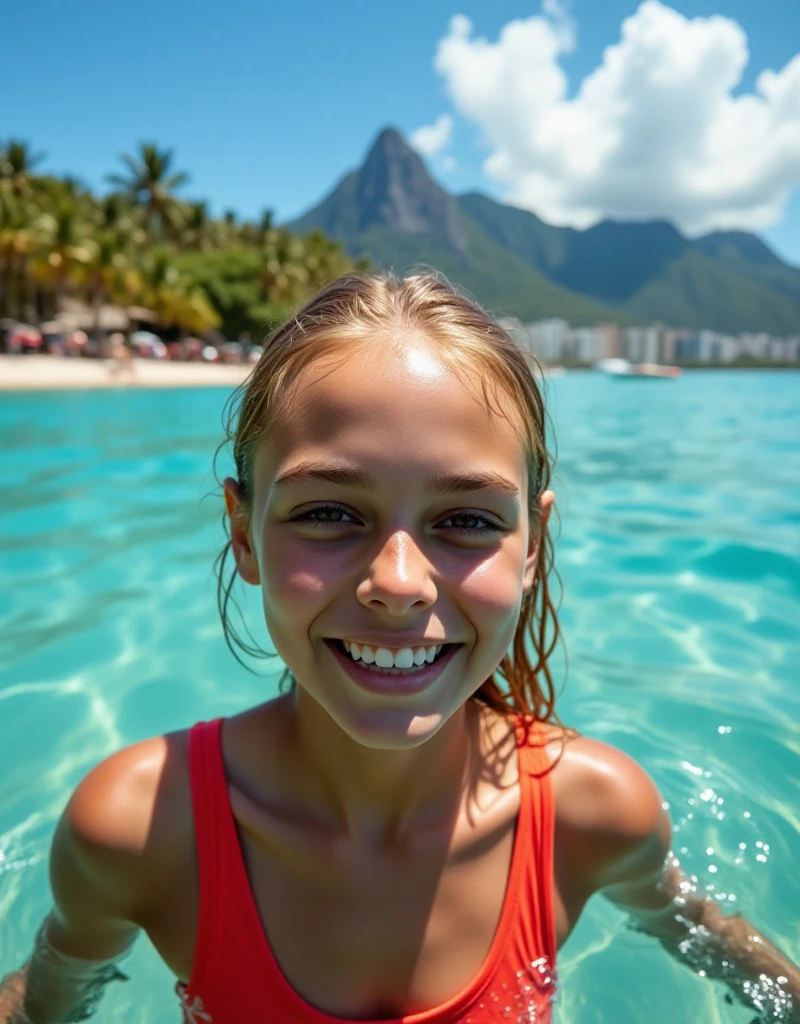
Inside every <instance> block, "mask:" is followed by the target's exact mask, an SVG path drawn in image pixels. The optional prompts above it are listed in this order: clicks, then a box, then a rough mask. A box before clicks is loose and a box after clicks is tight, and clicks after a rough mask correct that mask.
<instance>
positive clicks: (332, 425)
mask: <svg viewBox="0 0 800 1024" xmlns="http://www.w3.org/2000/svg"><path fill="white" fill-rule="evenodd" d="M476 391H479V389H476ZM500 400H501V401H502V399H500ZM287 404H288V408H287V409H286V410H285V411H284V413H283V414H282V415H281V417H280V418H279V420H278V421H277V423H276V425H275V427H274V429H273V430H272V431H271V433H270V436H269V438H268V439H267V440H265V441H264V442H263V443H262V444H261V445H260V447H259V449H258V451H257V452H256V455H255V462H254V466H253V496H252V503H251V506H250V509H249V516H248V512H247V510H246V509H245V508H244V507H243V506H242V505H241V503H240V502H239V500H238V492H237V487H236V484H235V482H234V481H232V480H228V481H226V485H225V486H226V501H227V503H228V511H229V513H232V517H231V535H232V541H233V551H234V555H235V558H236V563H237V567H238V570H239V572H240V574H241V575H242V577H243V578H244V579H245V580H246V581H247V582H249V583H252V584H256V585H259V586H260V587H261V592H262V596H263V605H264V614H265V617H266V624H267V628H268V630H269V633H270V637H271V639H272V641H273V643H274V645H275V648H276V650H277V652H278V653H279V654H280V656H281V657H282V659H283V660H284V662H285V663H286V665H287V667H288V668H289V670H290V671H291V673H292V674H293V676H294V677H295V679H296V680H297V683H298V686H299V688H300V689H299V692H298V700H299V701H300V702H302V701H304V700H305V699H306V698H307V697H310V698H312V699H313V700H314V701H315V702H317V703H318V704H319V705H320V706H321V707H322V708H324V709H325V711H327V713H328V714H329V715H330V717H331V718H332V719H333V720H334V721H335V722H336V723H337V724H338V726H339V727H340V728H341V729H342V730H344V731H345V732H346V733H347V734H348V735H350V736H351V737H352V738H353V739H354V740H356V741H358V742H359V743H361V744H363V745H366V746H368V747H382V748H393V749H402V748H407V747H411V746H415V745H417V744H419V743H420V742H422V741H424V740H425V739H427V738H428V737H429V736H431V735H433V733H435V732H436V731H437V729H438V728H439V727H440V726H441V725H442V724H443V723H444V722H445V721H446V720H447V719H448V718H449V717H450V716H451V715H452V714H453V713H454V712H455V711H456V710H457V709H458V708H459V707H460V706H461V705H463V704H464V702H465V701H466V700H467V698H468V697H469V696H470V695H471V694H472V693H474V692H475V690H477V689H478V687H480V685H481V684H482V683H483V682H484V681H485V680H486V678H487V677H488V676H489V675H490V674H491V673H492V672H493V671H494V670H495V669H496V668H497V666H498V665H499V663H500V661H501V659H502V658H503V656H504V655H505V653H506V651H507V650H508V648H509V646H510V644H511V641H512V639H513V636H514V632H515V629H516V626H517V621H518V618H519V612H520V605H521V601H522V596H523V592H524V590H525V589H528V588H530V586H531V585H532V583H533V578H534V568H535V562H536V541H537V537H536V536H535V535H531V531H530V528H529V522H528V515H527V511H526V509H527V493H528V492H527V488H528V478H527V469H526V465H525V459H524V450H523V447H522V443H521V441H520V438H519V436H518V433H517V431H516V430H515V427H516V426H517V423H518V414H517V413H516V410H515V408H514V407H513V405H512V403H511V401H510V400H506V401H505V404H504V411H505V413H506V416H505V417H503V416H500V415H497V414H496V413H492V412H491V411H490V410H489V409H487V408H486V406H485V404H483V403H482V402H481V401H480V400H479V399H478V398H477V397H476V394H474V393H473V392H472V391H471V390H469V389H467V388H466V387H465V386H464V384H462V383H461V381H460V380H459V379H458V377H456V376H455V375H454V374H453V373H452V372H451V371H450V370H448V369H447V367H446V366H445V365H444V364H443V363H441V362H440V361H439V359H438V358H437V356H436V354H435V352H434V351H433V349H432V348H431V346H429V345H428V344H426V342H425V339H424V338H423V337H419V338H417V339H413V338H412V340H410V341H407V342H405V343H404V345H403V346H402V347H400V348H399V349H398V348H397V347H395V346H391V345H388V344H387V345H385V346H382V345H373V346H371V347H370V348H367V349H365V350H362V351H357V352H355V353H354V354H352V355H350V356H348V357H347V358H344V359H343V357H342V356H341V354H339V355H338V356H333V357H331V358H329V359H326V360H325V361H324V362H322V363H320V364H315V365H314V366H313V367H311V368H310V369H308V370H306V371H305V372H304V376H303V378H302V380H301V381H300V382H299V385H298V386H297V389H296V392H295V394H294V397H293V398H292V400H291V402H290V403H287ZM552 498H553V495H552V492H546V493H545V495H543V497H542V505H543V507H544V515H545V516H546V515H547V513H548V512H549V508H550V505H551V502H552ZM353 645H355V648H354V647H353ZM439 645H443V646H442V649H441V652H440V653H438V655H437V656H436V657H435V660H434V661H433V662H431V663H428V662H427V661H426V662H424V663H423V664H422V665H418V664H417V663H418V662H419V661H420V660H421V658H422V657H423V655H422V654H421V653H420V650H421V649H423V648H424V649H425V650H426V654H427V655H428V656H431V655H432V652H431V648H434V647H436V648H438V647H439ZM365 647H366V648H370V649H371V652H372V653H373V654H376V653H377V657H376V661H377V663H378V665H380V663H381V662H382V661H385V660H387V655H386V652H387V651H388V652H391V654H392V655H394V656H397V657H396V660H397V662H399V664H400V665H401V666H402V665H405V664H406V663H407V662H408V660H409V657H411V658H412V659H413V660H414V664H413V665H412V666H411V668H403V667H400V668H399V669H398V667H397V666H396V665H395V666H393V669H392V670H391V671H390V670H388V669H382V670H378V665H376V664H374V663H373V664H372V666H371V667H370V666H368V665H367V664H366V663H365V661H364V658H366V659H367V660H369V658H370V651H369V650H367V651H365V650H364V648H365ZM378 648H384V649H385V651H384V653H383V654H380V652H378V651H377V649H378ZM403 649H410V654H409V653H400V654H398V652H401V651H402V650H403ZM359 651H360V652H361V658H359V659H358V660H354V659H353V654H354V653H355V654H356V655H358V653H359Z"/></svg>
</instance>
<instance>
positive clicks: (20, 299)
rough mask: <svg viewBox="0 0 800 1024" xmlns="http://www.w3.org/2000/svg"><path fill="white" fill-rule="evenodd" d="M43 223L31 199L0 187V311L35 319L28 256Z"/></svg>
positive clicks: (33, 247)
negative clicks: (0, 189) (1, 189)
mask: <svg viewBox="0 0 800 1024" xmlns="http://www.w3.org/2000/svg"><path fill="white" fill-rule="evenodd" d="M45 227H46V225H45V224H44V223H43V218H42V215H41V212H40V211H39V209H38V208H37V207H36V205H35V204H34V203H32V202H31V201H30V200H27V199H23V198H20V197H19V196H16V195H14V194H13V193H12V192H4V191H0V311H2V312H4V313H5V314H6V315H7V316H11V317H14V318H19V317H20V316H21V315H24V316H25V317H26V318H27V319H31V320H35V319H36V309H35V294H34V281H33V277H32V275H31V260H32V258H33V256H34V254H35V253H36V251H37V249H38V247H39V244H40V241H41V238H42V235H43V233H44V230H45ZM23 307H24V314H23Z"/></svg>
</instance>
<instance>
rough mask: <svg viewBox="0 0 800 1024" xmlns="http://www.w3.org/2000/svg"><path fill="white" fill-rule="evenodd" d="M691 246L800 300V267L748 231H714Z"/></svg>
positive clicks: (793, 298)
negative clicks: (785, 259)
mask: <svg viewBox="0 0 800 1024" xmlns="http://www.w3.org/2000/svg"><path fill="white" fill-rule="evenodd" d="M692 247H693V248H695V249H697V250H699V251H700V252H702V253H705V254H706V255H707V256H712V257H713V258H714V259H717V260H719V261H721V262H723V263H725V264H726V266H729V267H731V268H732V269H734V270H738V271H739V272H740V273H742V274H744V275H745V276H746V277H749V278H751V279H754V280H757V281H758V282H759V283H760V284H763V285H764V286H765V287H767V288H772V289H774V290H775V291H776V292H780V293H781V294H782V295H785V296H787V297H788V298H790V299H792V300H793V301H794V302H796V303H798V304H800V268H798V267H791V266H789V265H788V264H787V263H784V262H783V260H782V259H781V258H780V257H779V256H777V255H776V254H775V253H774V252H773V251H772V249H770V248H769V246H767V245H765V244H764V242H762V241H761V239H760V238H757V237H756V236H755V235H750V234H748V233H747V232H746V231H715V232H713V233H712V234H710V235H704V236H703V237H702V238H696V239H695V240H694V241H693V242H692Z"/></svg>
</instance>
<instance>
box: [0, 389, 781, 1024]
mask: <svg viewBox="0 0 800 1024" xmlns="http://www.w3.org/2000/svg"><path fill="white" fill-rule="evenodd" d="M549 390H550V400H551V410H552V413H553V415H554V418H555V421H556V427H557V436H558V447H559V465H558V471H557V478H556V491H557V501H558V504H559V507H560V510H561V517H562V532H561V537H560V540H559V542H558V549H557V560H558V565H559V568H560V571H561V573H562V576H563V578H564V584H565V596H564V604H563V610H562V622H563V625H564V630H565V635H566V642H567V647H568V651H569V674H568V681H567V684H566V688H565V690H564V693H563V696H562V698H561V703H560V712H561V715H562V718H563V719H564V720H565V721H567V722H569V723H570V724H572V725H574V726H576V727H577V728H579V729H581V730H582V731H584V732H586V733H588V734H589V735H593V736H596V737H598V738H600V739H603V740H606V741H608V742H610V743H613V744H616V745H617V746H619V747H621V748H622V749H624V750H626V751H628V752H629V753H630V754H632V755H633V756H634V757H635V758H637V759H638V760H639V761H640V762H641V763H642V764H643V765H644V766H645V767H646V768H647V770H648V771H649V772H650V773H651V775H652V776H653V777H654V778H655V780H656V782H657V784H658V785H659V787H660V789H661V791H662V793H663V794H664V797H665V799H667V800H668V802H669V803H670V806H671V811H672V814H673V819H674V821H675V823H676V836H675V848H676V851H677V852H678V853H679V855H680V856H681V859H682V861H683V864H684V866H685V868H687V869H688V870H689V871H690V872H693V873H695V874H696V875H697V878H698V881H699V884H700V885H701V886H704V887H706V888H707V889H708V890H709V891H710V892H711V893H712V894H713V895H715V896H716V897H717V898H719V899H720V900H724V902H725V904H726V906H728V907H729V908H730V909H731V910H739V911H741V912H742V913H744V914H745V915H746V916H747V917H749V918H750V919H751V920H752V921H753V922H754V923H755V924H756V925H757V926H758V927H760V928H761V929H762V930H763V931H765V932H766V934H767V935H768V936H769V937H770V938H772V939H773V940H774V941H775V942H777V943H778V944H779V945H782V946H783V948H784V949H785V950H786V951H787V952H788V953H790V954H791V955H792V956H793V958H794V959H795V960H796V961H800V938H798V921H800V879H799V878H798V875H797V873H796V867H797V864H798V863H800V726H798V722H799V721H800V668H799V667H798V666H800V636H799V633H800V630H799V629H798V626H800V374H796V373H788V372H787V373H777V372H747V373H745V372H727V373H724V372H723V373H715V372H703V373H687V374H685V375H684V376H683V377H682V378H681V379H680V380H679V381H677V382H663V381H613V380H608V379H605V378H602V377H599V376H597V375H593V374H577V373H576V374H570V375H568V376H566V377H564V378H561V379H558V380H554V381H552V382H551V383H550V385H549ZM226 397H227V391H224V390H216V389H208V390H196V391H195V390H188V391H145V390H141V391H131V392H123V391H119V392H82V393H81V392H71V393H48V394H30V395H21V394H20V395H12V394H5V395H0V437H2V441H3V443H2V447H1V448H0V487H1V488H2V501H0V579H2V587H1V588H0V623H2V629H0V974H2V973H4V972H5V971H6V970H9V969H11V968H12V967H14V966H16V965H18V963H19V962H21V961H22V959H23V958H24V957H25V956H26V955H27V953H28V952H29V948H30V943H31V940H32V937H33V934H34V931H35V929H36V927H37V926H38V924H39V922H40V920H41V919H42V917H43V916H44V915H45V913H46V912H47V910H48V889H47V852H48V846H49V842H50V838H51V836H52V830H53V827H54V824H55V822H56V820H57V817H58V815H59V814H60V812H61V810H62V809H63V807H64V804H65V802H66V799H67V796H68V794H69V792H70V791H71V790H72V788H73V787H74V786H75V785H76V783H77V782H78V780H79V779H80V778H81V777H82V776H83V775H84V774H85V773H86V771H88V769H89V768H91V767H92V766H93V765H94V764H95V763H96V762H97V761H98V760H100V759H101V758H102V757H104V756H105V755H107V754H109V753H111V752H112V751H114V750H116V749H118V748H119V747H121V746H123V745H125V744H128V743H131V742H133V741H135V740H138V739H141V738H142V737H145V736H150V735H153V734H156V733H161V732H164V731H167V730H170V729H176V728H180V727H183V726H186V725H188V724H190V723H192V722H195V721H197V720H199V719H203V718H211V717H214V716H216V715H220V714H230V713H232V712H235V711H237V710H239V709H241V708H243V707H245V706H247V705H249V704H253V703H255V702H257V701H260V700H262V699H264V698H265V697H267V696H270V695H272V694H274V693H275V692H276V686H275V676H274V675H273V676H272V677H270V678H268V679H266V680H265V679H258V678H254V677H253V676H251V675H249V674H247V673H246V672H245V671H244V670H243V669H241V668H240V667H239V666H238V665H237V664H236V662H235V661H234V660H233V658H232V657H231V655H230V654H229V653H228V651H227V649H226V647H225V645H224V642H223V640H222V635H221V631H220V627H219V624H218V621H217V618H216V611H215V603H214V589H213V579H212V575H211V563H212V561H213V558H214V555H215V554H216V550H217V547H218V545H219V543H220V540H221V532H220V526H219V520H218V513H219V509H220V505H219V501H218V499H217V498H215V497H213V494H212V492H213V491H214V488H215V484H214V480H213V477H212V474H211V458H212V455H213V451H214V448H215V446H216V444H217V442H218V441H219V439H220V436H221V434H220V428H219V423H220V412H221V409H222V405H223V402H224V400H225V398H226ZM209 495H211V496H209ZM248 609H249V611H250V612H251V613H252V615H251V622H252V623H254V625H255V626H256V629H255V632H256V635H258V636H262V637H263V630H262V631H261V633H259V631H258V626H259V625H260V622H259V618H258V615H259V611H258V607H257V604H256V603H255V602H253V601H250V602H249V604H248ZM623 921H624V919H623V917H622V915H621V914H619V913H618V912H617V911H616V910H615V909H613V908H612V907H611V905H610V904H608V903H606V902H605V901H604V900H603V899H602V898H599V897H595V898H594V899H593V900H592V901H591V902H590V904H589V905H588V907H587V909H586V911H585V912H584V915H583V917H582V919H581V921H580V923H579V925H578V927H577V929H576V931H575V932H574V934H573V935H572V937H571V938H570V940H569V943H568V945H567V946H566V947H565V948H564V950H563V951H562V957H561V960H560V965H559V966H560V974H561V981H562V992H561V1001H560V1005H559V1011H558V1020H559V1021H560V1022H561V1024H567V1022H571V1024H572V1022H574V1024H577V1022H580V1024H596V1022H603V1024H606V1022H614V1024H644V1022H647V1024H675V1022H703V1024H705V1022H713V1021H724V1022H740V1021H741V1022H745V1021H749V1020H751V1019H752V1017H753V1013H752V1012H748V1011H747V1010H745V1009H743V1008H739V1007H737V1006H730V1005H728V1004H727V1003H726V1002H725V1001H724V1000H723V998H722V990H721V989H720V988H718V987H717V986H716V985H714V984H712V983H709V982H707V981H705V980H703V979H700V978H697V977H695V976H694V975H693V974H691V973H690V972H689V971H688V970H686V969H684V968H681V967H679V966H678V965H676V964H675V963H674V962H673V961H671V960H669V958H668V957H667V956H666V954H665V953H663V952H662V951H661V949H660V948H659V947H657V946H656V945H655V943H653V942H652V941H651V940H648V939H646V938H644V937H642V936H639V935H636V934H633V933H632V932H630V931H628V930H626V929H625V928H624V925H623ZM634 958H635V959H634ZM129 964H130V969H131V972H132V973H133V980H132V981H131V982H130V983H129V984H127V985H117V986H112V987H111V989H110V990H109V992H108V994H107V995H106V997H105V1000H104V1003H103V1006H102V1009H101V1011H100V1012H99V1014H98V1015H97V1017H96V1018H95V1019H96V1020H98V1021H100V1022H101V1024H102V1022H111V1021H114V1022H120V1024H121V1022H126V1024H127V1022H134V1021H136V1022H145V1021H146V1022H148V1024H166V1022H170V1024H175V1022H176V1020H177V1019H178V1013H177V1007H176V1003H175V1000H174V997H173V995H172V992H171V979H170V977H169V975H168V972H167V971H166V969H165V968H164V967H162V966H161V965H160V962H159V961H158V959H157V958H156V956H155V954H154V953H153V951H152V949H151V948H150V947H149V946H148V944H147V942H146V940H144V939H142V940H140V942H139V943H138V945H137V948H136V950H135V952H134V954H133V956H132V958H131V960H130V961H129ZM634 964H635V968H634V970H631V968H632V965H634Z"/></svg>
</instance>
